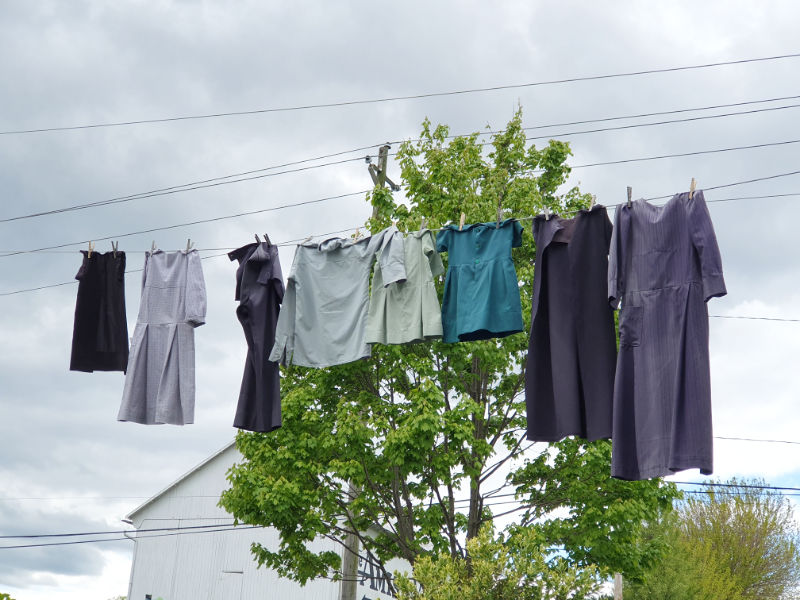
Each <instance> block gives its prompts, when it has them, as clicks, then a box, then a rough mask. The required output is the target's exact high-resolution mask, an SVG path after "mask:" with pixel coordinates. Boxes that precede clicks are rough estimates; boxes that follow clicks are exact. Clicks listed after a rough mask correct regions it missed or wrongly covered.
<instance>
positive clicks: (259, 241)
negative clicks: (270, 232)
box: [255, 234, 261, 244]
mask: <svg viewBox="0 0 800 600" xmlns="http://www.w3.org/2000/svg"><path fill="white" fill-rule="evenodd" d="M255 236H256V243H258V244H260V243H261V238H260V237H258V234H255Z"/></svg>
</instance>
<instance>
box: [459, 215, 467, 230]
mask: <svg viewBox="0 0 800 600" xmlns="http://www.w3.org/2000/svg"><path fill="white" fill-rule="evenodd" d="M466 218H467V215H466V213H463V212H462V213H461V218H460V219H459V220H458V230H459V231H461V230H462V229H464V219H466Z"/></svg>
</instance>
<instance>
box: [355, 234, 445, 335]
mask: <svg viewBox="0 0 800 600" xmlns="http://www.w3.org/2000/svg"><path fill="white" fill-rule="evenodd" d="M403 241H404V243H403V246H404V256H405V267H406V279H405V281H398V282H396V283H390V284H389V285H384V279H385V278H384V275H383V270H382V268H381V263H380V261H378V262H376V263H375V273H374V275H373V277H372V297H371V298H370V303H369V314H368V316H367V334H366V341H367V343H368V344H375V343H378V344H409V343H412V342H421V341H424V340H432V339H438V338H441V337H442V309H441V307H440V305H439V298H438V296H437V295H436V287H435V286H434V283H433V278H434V277H438V276H439V275H441V274H442V273H444V265H443V264H442V258H441V257H440V256H439V253H438V252H437V251H436V243H435V240H434V238H433V233H432V232H431V231H430V230H429V229H423V230H421V231H416V232H413V233H409V234H407V235H406V236H405V238H404V240H403Z"/></svg>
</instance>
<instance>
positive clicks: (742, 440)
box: [714, 435, 800, 446]
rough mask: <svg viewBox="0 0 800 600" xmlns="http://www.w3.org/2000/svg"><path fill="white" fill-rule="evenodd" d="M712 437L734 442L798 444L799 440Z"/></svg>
mask: <svg viewBox="0 0 800 600" xmlns="http://www.w3.org/2000/svg"><path fill="white" fill-rule="evenodd" d="M714 439H717V440H732V441H736V442H761V443H765V444H797V445H798V446H800V442H795V441H793V440H770V439H758V438H744V437H727V436H722V435H717V436H714Z"/></svg>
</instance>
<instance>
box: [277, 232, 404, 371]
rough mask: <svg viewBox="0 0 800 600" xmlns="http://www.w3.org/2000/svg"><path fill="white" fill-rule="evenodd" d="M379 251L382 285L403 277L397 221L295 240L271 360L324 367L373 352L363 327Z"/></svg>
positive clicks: (400, 235) (285, 363)
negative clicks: (355, 235)
mask: <svg viewBox="0 0 800 600" xmlns="http://www.w3.org/2000/svg"><path fill="white" fill-rule="evenodd" d="M376 257H377V260H378V262H379V263H380V266H381V270H382V272H383V273H384V277H383V280H384V285H389V284H391V283H392V282H395V281H401V280H403V279H405V277H406V271H405V269H404V268H403V236H402V234H400V232H399V231H397V228H396V227H388V228H386V229H384V230H383V231H381V232H380V233H376V234H375V235H373V236H371V237H368V238H361V239H357V240H354V239H350V238H332V239H329V240H325V241H323V242H321V243H319V244H317V243H314V242H304V243H302V244H300V245H299V246H297V251H296V252H295V255H294V262H293V263H292V269H291V272H290V273H289V279H288V281H287V285H286V293H285V295H284V297H283V305H282V306H281V313H280V316H279V317H278V325H277V327H276V330H275V345H274V346H273V348H272V352H271V353H270V356H269V360H271V361H273V362H280V363H281V364H282V365H290V364H294V365H302V366H304V367H318V368H322V367H330V366H333V365H341V364H344V363H349V362H353V361H355V360H358V359H360V358H365V357H367V356H369V355H370V350H371V346H370V345H369V344H368V343H367V342H366V339H365V330H366V324H367V311H368V308H369V275H370V272H371V271H372V263H373V262H374V261H375V260H376Z"/></svg>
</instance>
